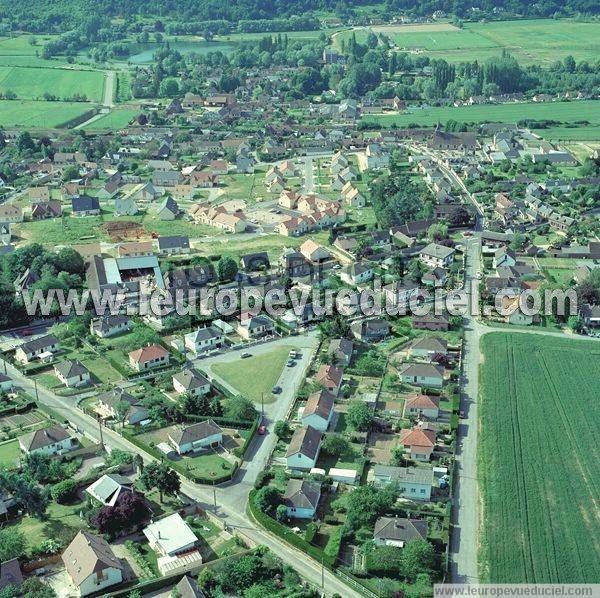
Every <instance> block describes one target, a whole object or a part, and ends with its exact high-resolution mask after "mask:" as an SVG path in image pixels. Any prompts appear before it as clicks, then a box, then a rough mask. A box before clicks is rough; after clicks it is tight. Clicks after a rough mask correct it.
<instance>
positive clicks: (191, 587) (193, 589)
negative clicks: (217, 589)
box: [175, 575, 205, 598]
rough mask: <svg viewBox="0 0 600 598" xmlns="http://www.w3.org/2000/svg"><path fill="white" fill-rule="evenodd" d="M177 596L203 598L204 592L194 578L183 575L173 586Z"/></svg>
mask: <svg viewBox="0 0 600 598" xmlns="http://www.w3.org/2000/svg"><path fill="white" fill-rule="evenodd" d="M175 589H176V590H177V595H178V596H179V598H204V596H205V594H204V592H203V591H202V590H201V589H200V588H199V587H198V583H197V582H196V580H195V579H192V578H191V577H189V576H188V575H184V576H183V577H182V578H181V581H180V582H179V583H178V584H177V585H176V586H175Z"/></svg>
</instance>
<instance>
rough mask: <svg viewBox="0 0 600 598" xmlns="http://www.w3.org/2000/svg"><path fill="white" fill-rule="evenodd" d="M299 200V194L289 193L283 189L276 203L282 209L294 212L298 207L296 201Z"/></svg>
mask: <svg viewBox="0 0 600 598" xmlns="http://www.w3.org/2000/svg"><path fill="white" fill-rule="evenodd" d="M299 199H300V194H299V193H296V191H289V190H288V189H284V190H283V191H282V192H281V193H280V194H279V199H278V200H277V203H278V204H279V205H280V206H281V207H282V208H287V209H288V210H295V209H296V207H297V206H298V200H299Z"/></svg>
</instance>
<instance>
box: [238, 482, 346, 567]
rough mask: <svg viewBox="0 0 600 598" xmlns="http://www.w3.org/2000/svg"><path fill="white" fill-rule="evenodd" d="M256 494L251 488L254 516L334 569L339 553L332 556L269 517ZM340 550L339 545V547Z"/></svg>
mask: <svg viewBox="0 0 600 598" xmlns="http://www.w3.org/2000/svg"><path fill="white" fill-rule="evenodd" d="M255 496H256V490H254V489H253V490H250V494H249V496H248V510H249V511H250V514H251V515H252V517H253V518H254V519H255V520H256V521H257V523H259V524H260V525H262V526H263V527H264V528H265V529H266V530H268V531H270V532H272V533H273V534H275V535H276V536H278V537H279V538H281V539H282V540H285V541H286V542H287V543H288V544H291V545H292V546H294V547H296V548H299V549H300V550H302V551H303V552H305V553H306V554H308V555H309V556H311V557H312V558H313V559H315V560H317V561H319V562H322V563H323V564H324V565H325V566H326V567H327V568H328V569H332V568H333V566H334V565H335V561H336V558H337V555H336V556H334V557H332V556H330V555H329V554H326V553H325V552H323V551H322V550H321V549H320V548H318V547H317V546H313V545H312V544H309V543H308V542H307V541H306V540H305V539H304V538H302V537H301V536H299V535H298V534H296V533H294V532H293V531H292V530H291V529H290V528H289V527H286V526H285V525H282V524H281V523H279V522H278V521H275V519H273V518H272V517H269V515H267V514H266V513H263V512H262V511H261V510H260V509H259V508H258V507H257V506H256V504H255V503H254V498H255ZM338 551H339V547H338Z"/></svg>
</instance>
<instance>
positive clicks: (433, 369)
mask: <svg viewBox="0 0 600 598" xmlns="http://www.w3.org/2000/svg"><path fill="white" fill-rule="evenodd" d="M399 375H400V380H402V382H404V383H406V384H412V385H415V386H430V387H432V388H441V387H442V386H443V385H444V368H443V367H442V366H439V365H434V364H433V363H407V364H404V365H403V366H401V367H400V369H399Z"/></svg>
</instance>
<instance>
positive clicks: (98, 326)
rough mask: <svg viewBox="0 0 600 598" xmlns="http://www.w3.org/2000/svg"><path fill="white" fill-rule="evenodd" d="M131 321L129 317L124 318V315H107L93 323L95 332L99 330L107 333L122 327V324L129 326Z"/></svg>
mask: <svg viewBox="0 0 600 598" xmlns="http://www.w3.org/2000/svg"><path fill="white" fill-rule="evenodd" d="M130 321H131V320H130V319H129V317H128V316H124V315H122V314H115V315H110V314H109V315H107V316H103V317H102V318H98V319H96V320H94V321H93V322H92V328H93V329H94V330H99V331H101V332H105V331H108V330H111V329H112V328H115V327H117V326H120V325H121V324H128V323H129V322H130Z"/></svg>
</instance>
